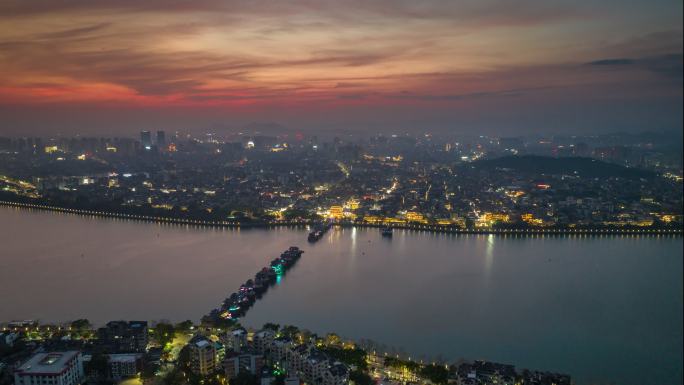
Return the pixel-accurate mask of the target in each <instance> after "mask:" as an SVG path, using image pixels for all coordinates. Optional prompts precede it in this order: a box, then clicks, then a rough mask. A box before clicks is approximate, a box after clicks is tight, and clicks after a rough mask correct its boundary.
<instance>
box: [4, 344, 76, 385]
mask: <svg viewBox="0 0 684 385" xmlns="http://www.w3.org/2000/svg"><path fill="white" fill-rule="evenodd" d="M84 378H85V376H84V372H83V359H82V357H81V352H79V351H67V352H50V353H38V354H36V355H34V356H33V357H31V358H30V359H29V360H28V361H26V362H25V363H24V364H23V365H21V366H19V368H17V369H16V370H15V372H14V384H15V385H38V384H40V385H78V384H81V383H82V382H83V380H84Z"/></svg>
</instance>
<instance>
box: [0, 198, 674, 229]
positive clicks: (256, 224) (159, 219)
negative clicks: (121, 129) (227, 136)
mask: <svg viewBox="0 0 684 385" xmlns="http://www.w3.org/2000/svg"><path fill="white" fill-rule="evenodd" d="M5 199H7V197H5ZM0 206H6V207H17V208H26V209H36V210H43V211H54V212H62V213H67V214H74V215H83V216H97V217H104V218H119V219H130V220H136V221H145V222H156V223H168V224H179V225H193V226H201V227H223V228H274V227H305V226H310V225H314V224H316V223H319V222H320V221H317V220H313V219H299V220H272V221H263V220H252V221H237V220H234V221H216V220H201V219H193V218H174V217H168V216H156V215H143V214H136V213H124V212H117V211H104V210H91V209H78V208H71V207H64V206H57V205H50V204H47V203H43V202H40V201H38V200H35V199H31V201H25V200H24V199H19V200H0ZM333 224H334V225H335V226H339V227H359V228H380V229H381V228H386V227H392V228H394V229H403V230H416V231H429V232H435V233H448V234H484V235H488V234H493V235H522V236H525V235H650V236H662V235H671V236H682V228H676V227H672V226H663V227H655V226H649V227H637V226H633V227H617V226H602V227H524V228H515V227H506V228H461V227H458V226H445V225H438V224H419V223H416V224H412V223H405V224H401V223H384V222H382V223H367V222H363V221H353V222H352V221H348V222H335V223H333Z"/></svg>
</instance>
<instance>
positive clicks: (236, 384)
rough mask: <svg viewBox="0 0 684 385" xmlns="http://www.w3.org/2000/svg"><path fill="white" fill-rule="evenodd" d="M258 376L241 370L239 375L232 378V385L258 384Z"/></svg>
mask: <svg viewBox="0 0 684 385" xmlns="http://www.w3.org/2000/svg"><path fill="white" fill-rule="evenodd" d="M257 384H258V382H257V378H256V376H255V375H253V374H251V373H249V372H247V371H241V372H240V373H239V374H238V375H237V377H235V378H233V379H231V380H230V385H257Z"/></svg>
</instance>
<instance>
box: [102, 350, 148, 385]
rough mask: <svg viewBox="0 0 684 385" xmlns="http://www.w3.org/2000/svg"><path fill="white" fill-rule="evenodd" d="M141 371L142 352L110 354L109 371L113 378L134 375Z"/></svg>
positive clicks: (118, 378) (117, 378)
mask: <svg viewBox="0 0 684 385" xmlns="http://www.w3.org/2000/svg"><path fill="white" fill-rule="evenodd" d="M140 371H142V354H140V353H129V354H110V355H109V373H110V375H111V377H112V378H113V379H115V380H120V379H122V378H127V377H134V376H136V375H137V374H138V373H140Z"/></svg>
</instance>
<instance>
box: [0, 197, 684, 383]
mask: <svg viewBox="0 0 684 385" xmlns="http://www.w3.org/2000/svg"><path fill="white" fill-rule="evenodd" d="M0 245H2V248H1V249H0V293H14V294H12V295H3V296H2V297H0V319H5V320H6V319H23V318H41V319H46V320H69V319H75V318H81V317H87V318H90V319H91V320H93V321H95V322H98V323H102V322H106V321H108V320H112V319H121V318H124V319H148V320H154V319H171V320H174V321H180V320H184V319H187V318H190V319H195V320H197V319H199V317H200V316H201V315H203V314H205V313H206V312H207V311H208V310H209V309H211V308H212V307H214V306H216V305H217V304H219V303H220V302H221V301H222V300H223V298H224V297H225V296H227V295H228V294H230V292H231V291H233V290H235V289H237V287H239V285H240V284H241V283H243V282H244V281H245V280H246V279H248V278H250V277H252V275H253V274H254V273H255V272H256V271H257V270H258V269H260V268H261V267H263V266H266V265H267V264H268V263H269V262H270V261H271V260H272V259H273V258H275V257H276V256H278V255H279V253H280V252H281V251H282V250H283V249H285V248H287V247H288V246H290V245H299V246H300V247H302V248H304V250H305V254H304V256H303V257H302V259H301V260H300V261H299V262H298V263H297V265H296V266H295V267H294V268H293V269H292V270H290V271H289V272H288V274H287V276H286V277H284V279H283V280H282V281H281V282H280V283H279V285H277V286H276V287H274V288H273V289H272V290H270V291H269V292H268V293H267V294H266V295H265V296H264V298H263V300H261V301H259V302H258V303H257V304H256V305H255V307H254V308H253V309H252V310H250V313H249V314H248V316H247V318H246V319H245V320H243V321H244V322H245V323H246V324H248V325H253V326H258V325H261V324H263V323H264V322H267V321H273V322H277V323H280V324H295V325H299V326H301V327H304V328H309V329H312V330H314V331H316V332H319V333H325V332H329V331H334V332H337V333H339V334H341V335H343V336H347V337H351V338H356V339H360V338H370V339H374V340H377V341H380V342H381V343H384V344H386V345H395V346H398V347H402V348H403V349H405V350H406V351H407V352H411V354H412V356H415V357H421V356H423V357H425V358H428V355H432V356H434V355H436V354H438V353H441V354H442V355H443V356H444V357H450V358H459V357H466V358H486V359H491V360H497V361H501V362H509V363H513V364H517V365H519V366H522V367H531V368H539V369H551V370H558V371H564V372H568V373H571V374H573V375H574V376H575V377H576V378H578V379H580V380H581V381H580V383H588V382H589V381H603V382H608V381H613V382H615V383H618V384H649V383H653V384H668V383H681V379H682V367H681V361H682V327H681V324H682V274H681V272H682V257H681V254H682V239H681V238H676V237H675V238H673V237H668V236H659V237H653V236H644V235H619V236H607V235H586V234H574V235H551V234H535V235H529V236H523V235H520V234H504V235H457V234H435V233H431V232H426V231H420V230H407V231H403V230H395V232H394V236H393V237H392V238H390V239H388V238H384V237H381V236H380V234H379V230H378V229H356V228H345V229H333V230H331V231H330V232H328V234H326V236H325V238H324V239H322V240H321V241H319V242H317V243H316V244H308V243H307V242H306V230H305V229H288V228H276V229H273V230H259V229H239V228H212V227H206V226H193V225H185V224H171V223H145V222H139V221H135V220H126V219H116V218H112V219H102V218H99V217H82V216H77V215H74V214H66V213H45V212H39V211H35V210H26V209H15V208H7V207H1V208H0Z"/></svg>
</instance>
